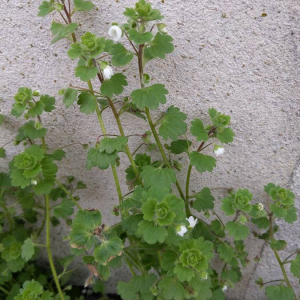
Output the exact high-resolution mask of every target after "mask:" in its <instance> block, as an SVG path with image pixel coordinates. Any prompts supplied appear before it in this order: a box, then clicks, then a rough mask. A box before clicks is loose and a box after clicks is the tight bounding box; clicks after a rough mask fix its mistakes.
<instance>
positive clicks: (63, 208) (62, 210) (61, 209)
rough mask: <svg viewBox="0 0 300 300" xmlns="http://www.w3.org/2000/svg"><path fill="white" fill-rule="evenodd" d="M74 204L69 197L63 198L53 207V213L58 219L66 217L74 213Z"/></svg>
mask: <svg viewBox="0 0 300 300" xmlns="http://www.w3.org/2000/svg"><path fill="white" fill-rule="evenodd" d="M74 205H75V204H74V202H73V201H72V200H71V199H63V200H62V202H61V203H60V204H59V205H58V206H56V207H55V208H54V210H53V215H54V216H55V217H56V218H58V219H59V218H64V219H66V218H67V217H69V216H71V215H72V214H73V213H74V208H73V206H74Z"/></svg>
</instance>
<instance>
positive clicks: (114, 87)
mask: <svg viewBox="0 0 300 300" xmlns="http://www.w3.org/2000/svg"><path fill="white" fill-rule="evenodd" d="M127 85H128V83H127V80H126V76H125V75H123V74H121V73H117V74H115V75H113V76H112V77H111V78H110V79H108V80H104V82H103V83H102V85H101V88H100V91H101V93H102V94H103V95H104V96H107V97H109V98H111V97H112V96H113V95H114V94H115V95H120V94H122V92H123V90H124V86H127Z"/></svg>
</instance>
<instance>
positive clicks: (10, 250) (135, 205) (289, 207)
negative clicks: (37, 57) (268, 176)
mask: <svg viewBox="0 0 300 300" xmlns="http://www.w3.org/2000/svg"><path fill="white" fill-rule="evenodd" d="M93 8H94V5H93V4H92V2H90V1H84V0H74V2H73V3H71V1H68V3H67V1H56V0H50V1H43V2H42V4H41V5H40V7H39V13H38V14H39V16H41V17H45V16H47V15H48V14H50V13H53V12H54V11H56V12H57V13H59V15H60V16H61V17H62V21H64V22H65V24H63V23H58V22H57V21H55V22H53V23H52V26H51V31H52V33H53V36H54V38H53V40H52V43H56V42H58V41H59V40H60V39H63V38H66V39H69V40H71V42H72V43H71V45H70V49H69V51H68V55H69V57H70V59H72V60H77V66H76V68H75V70H74V71H75V76H76V77H78V78H79V79H80V80H81V81H82V82H83V84H85V83H86V84H87V86H85V87H84V86H83V87H74V86H71V87H68V88H65V89H63V90H61V91H59V95H61V96H62V98H63V99H62V102H63V103H64V105H65V106H66V108H68V107H70V106H76V107H78V108H79V110H80V112H82V113H84V114H86V115H87V116H89V115H90V114H94V113H96V115H97V118H98V122H99V127H100V129H101V134H100V135H99V138H98V139H97V140H96V141H95V144H94V145H93V146H92V147H89V146H88V145H82V146H83V149H87V154H86V156H87V160H86V168H87V169H88V170H89V169H92V168H95V167H96V168H99V169H100V170H104V169H111V171H112V174H113V180H114V184H115V186H116V190H117V194H118V205H117V206H115V207H114V208H113V214H114V215H115V216H116V217H119V220H118V221H117V222H116V223H115V224H114V225H112V226H107V225H104V224H103V223H102V213H101V211H100V210H99V208H95V207H93V208H91V209H83V208H82V207H81V205H80V204H79V203H78V200H79V197H78V196H74V195H73V193H74V192H76V190H78V189H81V188H85V187H86V186H85V185H84V184H83V183H82V182H81V181H79V182H77V184H75V181H74V177H72V176H70V177H68V178H67V180H65V181H63V182H62V181H60V180H59V179H58V178H57V171H58V164H59V161H61V160H62V159H63V158H64V156H65V154H66V152H65V151H64V150H62V148H65V146H62V148H60V149H57V150H55V151H50V150H49V149H50V147H49V145H47V143H46V134H47V128H45V127H44V125H43V122H42V119H41V115H42V114H44V113H49V112H52V111H53V110H54V109H55V102H56V101H55V99H54V98H53V97H51V96H48V95H40V94H39V92H38V91H33V90H32V89H30V88H28V87H22V88H20V89H19V90H18V93H17V94H16V96H15V102H14V104H13V109H12V112H11V113H12V115H13V116H15V117H17V118H19V117H21V116H24V118H25V120H26V123H25V124H24V125H23V126H21V127H20V128H19V132H18V135H17V136H16V139H15V144H16V145H19V144H21V143H22V144H23V146H25V149H24V150H21V153H20V154H18V155H16V156H15V157H14V158H13V159H12V161H11V162H10V163H9V171H8V173H7V174H4V173H3V174H1V177H0V179H1V180H0V183H1V184H0V186H1V197H0V205H1V207H2V209H3V212H2V213H1V219H0V221H1V224H3V225H4V224H6V223H7V224H8V225H4V226H3V228H5V229H2V233H1V247H0V252H1V265H0V266H1V269H2V270H4V272H3V274H4V277H3V278H1V281H2V283H5V284H6V285H7V286H8V287H9V288H7V289H6V288H4V287H3V288H2V287H1V289H0V290H1V292H2V293H3V294H4V295H6V296H5V297H6V299H12V298H11V295H12V294H11V293H13V296H14V299H16V300H18V299H61V300H63V299H69V295H68V289H66V288H65V289H63V288H62V286H63V285H64V284H66V282H67V277H68V276H69V275H70V274H71V271H72V270H70V269H68V268H69V265H70V263H71V261H72V259H73V257H74V256H82V261H83V263H84V264H85V265H86V266H87V268H88V269H89V271H90V276H89V278H88V279H87V280H86V282H85V285H89V284H91V283H94V282H95V281H97V282H96V286H97V285H99V282H100V281H99V279H101V280H107V279H108V278H109V276H110V271H111V269H112V268H120V267H121V266H122V265H123V264H124V263H126V264H127V266H128V267H129V269H130V271H131V273H132V278H131V279H130V280H129V281H128V282H122V281H120V282H118V285H117V289H118V293H119V294H120V295H121V297H122V299H124V300H134V299H145V300H152V299H157V300H163V299H167V300H168V299H170V300H171V299H175V300H181V299H194V300H222V299H225V295H224V291H225V290H226V289H227V287H230V288H234V286H235V284H236V283H237V282H239V281H240V280H241V276H242V273H241V268H243V267H245V266H246V265H247V264H248V263H249V260H248V258H247V256H248V254H247V252H246V250H245V244H244V240H245V239H246V238H247V237H248V235H249V234H250V226H249V225H250V223H253V224H254V225H256V226H257V227H258V228H259V229H267V231H266V232H265V233H262V234H260V233H256V232H255V233H254V234H255V236H256V237H258V238H259V239H264V240H266V241H267V242H268V243H269V244H270V246H271V248H272V250H273V251H274V254H275V256H276V259H277V261H278V263H279V266H280V268H281V271H282V273H283V277H284V278H283V279H282V280H280V284H279V285H277V286H268V287H267V288H266V295H267V297H268V299H269V300H277V299H278V300H279V299H287V300H289V299H290V300H293V299H299V298H297V296H296V294H295V292H294V290H293V288H292V286H291V284H290V281H289V279H288V277H287V275H286V271H285V264H287V263H291V272H292V274H293V275H295V276H296V277H297V278H299V279H300V256H299V255H300V254H299V253H298V254H297V253H293V254H292V255H291V256H289V257H288V258H287V259H285V260H284V261H282V260H281V259H280V257H279V254H278V251H280V250H282V249H284V248H285V247H286V242H285V241H281V240H276V239H275V238H274V234H275V233H276V231H277V229H278V227H277V226H276V225H274V220H275V219H276V218H277V219H279V218H281V219H284V220H285V221H286V222H288V223H293V222H294V221H295V220H296V219H297V215H296V209H295V207H294V194H293V193H292V192H291V191H289V190H287V189H284V188H281V187H279V186H275V185H274V184H269V185H268V186H266V187H265V191H266V192H267V193H268V194H269V195H270V197H271V199H272V203H271V204H270V205H269V207H268V208H267V209H266V208H265V207H264V206H263V205H262V204H261V203H255V201H253V195H252V194H251V193H250V192H249V190H246V189H237V190H236V191H234V190H233V189H230V190H229V194H228V196H227V197H225V198H224V199H222V200H221V206H220V209H221V211H222V212H224V215H225V218H222V217H221V216H220V215H219V213H218V205H217V201H215V198H214V196H213V194H212V192H211V190H210V189H209V188H208V187H202V189H201V190H200V191H198V192H197V193H194V194H192V193H190V180H191V175H192V172H193V170H194V171H197V172H199V173H204V172H212V171H213V169H214V168H215V167H216V163H217V160H216V158H215V157H214V156H216V157H217V156H219V155H221V154H223V152H224V147H225V145H226V144H228V143H231V142H233V139H234V136H235V134H234V132H233V130H232V129H231V127H230V120H231V118H230V116H227V115H225V114H222V113H221V112H218V111H217V110H216V109H214V108H211V109H209V111H208V116H209V118H210V121H209V122H204V121H203V120H200V119H199V118H196V119H194V120H192V121H191V123H190V124H188V123H187V116H186V114H185V113H184V112H182V111H181V110H180V108H177V107H175V106H173V105H171V106H170V107H168V109H167V110H166V111H165V112H164V113H163V114H162V115H161V116H160V117H159V118H158V119H157V120H154V118H153V115H152V111H153V110H156V109H158V108H159V107H160V105H161V104H166V103H167V95H168V90H167V88H166V86H165V85H164V84H162V83H157V82H152V79H151V76H150V75H149V74H147V73H145V70H146V68H147V66H148V64H150V62H151V61H152V60H154V59H164V58H165V57H166V55H168V54H170V53H171V52H173V50H174V46H173V43H172V41H173V39H172V37H171V36H170V35H168V33H167V30H166V25H165V24H163V23H161V22H160V21H161V20H162V18H163V16H162V15H161V13H160V11H159V10H157V9H154V8H152V5H151V4H150V3H149V2H146V1H145V0H139V1H138V2H137V3H136V4H135V7H133V8H126V9H125V12H124V15H125V16H126V17H127V18H128V20H127V23H125V24H122V25H121V24H117V23H113V24H112V27H111V28H110V30H109V36H110V37H111V38H112V39H107V38H105V37H98V36H97V35H96V34H94V33H92V32H85V33H84V34H83V35H82V36H81V37H80V38H77V36H76V34H77V32H76V29H77V28H78V24H77V23H74V22H73V21H72V18H73V16H74V15H75V13H77V12H78V11H88V10H91V9H93ZM126 39H127V40H128V41H129V45H130V49H127V46H125V45H127V44H126V43H125V45H123V44H121V43H120V41H122V40H125V41H126ZM109 58H110V59H109ZM134 60H135V61H137V65H138V74H139V76H138V79H139V87H138V88H137V89H134V90H130V87H128V80H127V78H126V76H125V75H124V74H123V73H122V71H121V70H120V71H119V72H117V73H116V74H114V70H113V68H112V67H111V65H112V66H114V67H124V66H127V65H128V64H129V63H131V62H132V61H134ZM92 79H95V80H98V85H99V86H98V87H97V88H94V86H93V84H92V82H91V80H92ZM125 87H126V89H125ZM108 109H109V110H111V111H112V113H113V115H114V118H115V122H116V124H117V126H118V131H119V132H118V134H115V133H113V134H111V133H108V132H107V130H106V126H105V123H104V121H103V116H102V115H103V114H104V113H105V111H106V110H108ZM126 113H129V114H131V115H134V116H135V117H136V118H138V119H137V120H138V121H139V122H145V124H148V126H149V131H146V132H144V133H142V134H140V133H137V134H135V135H132V136H126V135H125V130H124V127H123V124H122V116H123V114H126ZM0 121H1V123H2V122H3V118H0ZM134 137H135V138H139V139H140V142H141V143H140V145H139V146H138V147H137V149H135V150H134V151H132V150H131V149H130V146H129V145H130V143H129V139H130V138H134ZM68 146H72V144H70V145H68ZM209 147H211V150H210V151H209V149H210V148H209ZM142 149H143V150H144V151H142ZM138 152H139V153H138ZM121 153H125V154H126V156H127V158H128V161H129V166H128V167H127V169H126V174H123V176H126V180H127V184H128V188H129V190H130V192H129V193H124V191H122V190H121V185H120V181H119V176H120V171H119V169H118V167H119V165H120V164H121V163H123V162H121V159H120V154H121ZM0 154H1V156H2V157H4V156H5V150H4V148H2V150H1V152H0ZM151 154H155V157H157V154H159V158H156V159H155V160H153V158H152V156H151ZM153 156H154V155H153ZM183 157H184V159H185V160H187V161H188V167H187V173H186V174H185V175H186V180H185V189H183V188H182V183H181V182H180V181H179V179H178V178H179V176H178V172H180V171H182V172H184V171H185V168H183V166H182V164H181V163H180V162H179V161H180V160H181V158H183ZM9 199H15V203H16V204H18V205H20V206H21V209H22V210H23V213H21V214H18V213H16V210H15V208H14V206H15V205H13V206H10V204H9V203H10V201H9ZM42 199H43V201H42ZM52 202H54V203H52ZM75 209H76V215H75V217H74V218H73V219H72V220H71V219H70V218H71V216H72V215H73V213H74V210H75ZM40 212H41V213H40ZM41 215H42V216H43V217H44V219H43V221H42V224H41V227H40V228H38V229H36V227H33V226H31V224H33V223H36V222H37V221H38V220H39V219H40V217H41ZM60 219H65V220H66V223H67V224H68V225H70V227H71V228H70V234H69V236H68V241H69V243H70V252H71V256H68V257H66V258H64V259H62V261H61V264H62V272H61V273H60V274H58V272H57V270H56V267H55V265H54V261H53V257H52V251H51V244H50V226H51V223H52V225H53V226H55V225H56V224H57V223H58V222H59V221H60ZM223 219H224V220H223ZM225 220H226V221H225ZM24 224H26V226H27V227H28V226H29V228H30V230H25V229H24ZM5 226H8V227H5ZM44 227H45V229H46V230H45V234H46V244H40V242H39V237H40V235H41V233H42V232H43V229H44ZM6 228H8V229H6ZM40 248H41V249H43V248H45V249H46V252H47V255H48V260H49V264H50V268H51V272H52V276H53V279H54V282H55V286H56V290H54V289H53V287H52V285H49V284H48V283H47V282H45V281H43V280H41V279H40V278H39V277H37V278H32V277H34V276H32V273H30V275H28V276H24V275H23V274H24V272H25V273H26V272H27V269H28V268H29V262H30V261H31V260H34V259H35V257H36V254H37V251H38V250H37V249H40ZM295 254H297V256H296V257H295V259H294V260H292V261H289V258H290V257H292V256H293V255H295ZM213 258H217V259H219V260H220V261H221V262H222V265H223V267H222V268H221V271H220V270H217V269H215V268H214V267H213V266H212V264H211V260H212V259H213ZM20 271H23V272H21V273H20ZM15 273H16V274H15ZM19 273H20V274H21V275H18V274H19ZM19 276H20V277H19ZM12 278H14V281H12ZM15 281H16V284H12V282H15ZM257 282H258V284H259V285H260V286H261V287H263V286H264V285H266V284H267V283H265V282H263V281H262V279H259V280H258V281H257ZM21 285H22V287H21ZM100 285H101V283H100ZM97 288H98V287H96V288H95V289H96V290H97ZM49 290H51V292H49ZM56 292H57V294H56Z"/></svg>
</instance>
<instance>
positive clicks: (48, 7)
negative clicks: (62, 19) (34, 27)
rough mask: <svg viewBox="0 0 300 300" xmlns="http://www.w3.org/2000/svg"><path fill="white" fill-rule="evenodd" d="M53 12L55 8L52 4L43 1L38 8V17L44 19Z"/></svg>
mask: <svg viewBox="0 0 300 300" xmlns="http://www.w3.org/2000/svg"><path fill="white" fill-rule="evenodd" d="M53 10H55V7H54V6H53V4H52V1H43V2H42V4H41V5H40V6H39V13H38V16H39V17H45V16H47V15H48V14H50V13H51V12H52V11H53Z"/></svg>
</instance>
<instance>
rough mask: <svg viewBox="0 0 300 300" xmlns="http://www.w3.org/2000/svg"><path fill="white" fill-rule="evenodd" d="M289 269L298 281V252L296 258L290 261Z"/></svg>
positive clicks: (299, 269)
mask: <svg viewBox="0 0 300 300" xmlns="http://www.w3.org/2000/svg"><path fill="white" fill-rule="evenodd" d="M290 270H291V273H292V274H293V275H294V276H295V277H296V278H298V279H299V282H300V254H297V256H296V258H295V259H294V260H293V261H292V263H291V268H290Z"/></svg>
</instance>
